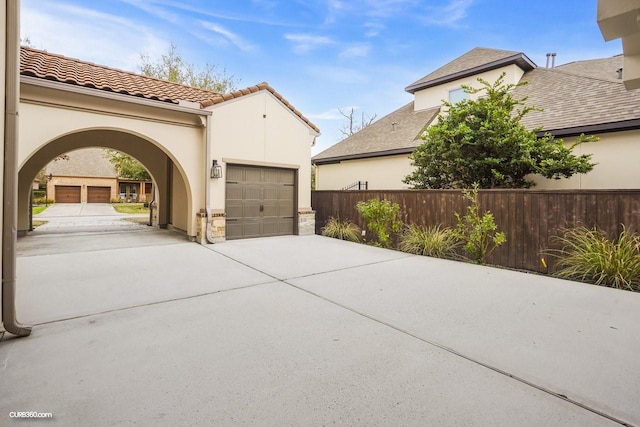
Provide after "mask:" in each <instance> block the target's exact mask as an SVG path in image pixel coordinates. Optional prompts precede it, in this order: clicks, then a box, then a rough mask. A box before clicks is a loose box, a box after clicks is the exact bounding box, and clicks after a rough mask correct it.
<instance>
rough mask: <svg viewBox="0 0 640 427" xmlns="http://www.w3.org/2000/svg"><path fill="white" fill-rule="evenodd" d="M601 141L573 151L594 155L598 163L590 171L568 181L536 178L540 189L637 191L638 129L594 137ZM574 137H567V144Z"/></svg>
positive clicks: (639, 172)
mask: <svg viewBox="0 0 640 427" xmlns="http://www.w3.org/2000/svg"><path fill="white" fill-rule="evenodd" d="M597 136H599V137H600V141H598V142H594V143H587V144H582V145H580V146H578V147H577V148H576V149H575V153H576V154H583V153H584V154H593V161H594V162H595V163H598V164H597V165H596V166H595V167H594V168H593V170H592V171H591V172H589V173H587V174H584V175H574V176H572V177H571V178H569V179H560V180H549V179H545V178H542V177H536V178H534V180H535V181H536V182H537V183H538V185H536V188H540V189H564V188H572V189H573V188H578V189H616V188H620V189H628V188H640V167H638V166H639V163H638V159H640V130H632V131H625V132H615V133H606V134H600V135H597ZM574 141H575V138H566V139H565V142H566V143H568V144H570V143H572V142H574Z"/></svg>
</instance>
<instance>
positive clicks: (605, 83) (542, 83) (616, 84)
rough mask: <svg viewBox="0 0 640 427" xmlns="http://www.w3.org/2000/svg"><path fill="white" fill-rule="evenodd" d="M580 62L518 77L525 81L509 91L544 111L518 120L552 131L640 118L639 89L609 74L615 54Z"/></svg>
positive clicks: (613, 71)
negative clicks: (522, 84)
mask: <svg viewBox="0 0 640 427" xmlns="http://www.w3.org/2000/svg"><path fill="white" fill-rule="evenodd" d="M580 62H581V63H580V64H578V63H573V65H572V64H567V65H566V66H561V67H556V68H536V69H535V70H532V71H529V72H527V73H525V75H524V76H523V77H522V79H521V81H526V82H528V84H526V85H524V86H520V87H517V88H515V89H514V92H513V93H514V95H515V96H516V97H523V96H528V99H527V101H526V105H532V106H535V107H540V108H542V109H543V110H544V111H532V112H530V113H529V114H527V115H526V116H525V117H524V118H523V119H522V124H524V125H525V126H526V127H527V128H530V129H533V128H536V127H542V129H543V130H546V131H550V132H554V131H558V130H563V129H567V128H578V127H585V126H593V125H601V124H606V123H615V122H624V121H627V120H634V119H639V118H640V90H630V91H628V90H626V89H625V87H624V84H623V81H622V80H620V79H618V78H617V77H616V78H614V79H612V78H610V77H609V76H610V75H611V74H613V75H614V76H616V75H617V74H616V70H617V69H618V68H620V67H619V65H618V64H619V58H618V57H613V58H607V59H597V60H593V61H580ZM590 62H593V65H594V66H593V67H590V64H589V63H590ZM607 70H611V71H607ZM588 74H591V76H589V75H588ZM602 76H604V77H602Z"/></svg>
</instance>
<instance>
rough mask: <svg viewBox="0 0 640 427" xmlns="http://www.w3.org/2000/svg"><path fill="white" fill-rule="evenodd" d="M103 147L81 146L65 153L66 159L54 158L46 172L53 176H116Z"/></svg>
mask: <svg viewBox="0 0 640 427" xmlns="http://www.w3.org/2000/svg"><path fill="white" fill-rule="evenodd" d="M104 152H105V150H104V149H103V148H83V149H80V150H75V151H71V152H69V153H67V156H68V157H69V158H68V160H55V161H52V162H50V163H49V164H48V165H47V167H46V173H47V175H48V174H50V173H51V174H53V175H55V176H82V177H96V178H117V177H118V174H117V172H116V168H115V167H114V166H113V163H111V162H110V161H109V160H108V159H107V158H106V157H105V156H104Z"/></svg>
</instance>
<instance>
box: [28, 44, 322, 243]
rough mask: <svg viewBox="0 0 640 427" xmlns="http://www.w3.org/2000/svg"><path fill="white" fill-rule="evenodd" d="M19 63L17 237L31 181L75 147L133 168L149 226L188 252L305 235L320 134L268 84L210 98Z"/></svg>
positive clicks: (157, 84) (146, 80)
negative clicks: (141, 176)
mask: <svg viewBox="0 0 640 427" xmlns="http://www.w3.org/2000/svg"><path fill="white" fill-rule="evenodd" d="M20 53H21V61H20V74H21V76H20V144H19V151H18V162H19V168H20V174H19V182H18V185H19V189H18V197H19V198H18V232H19V233H25V232H26V231H27V230H28V210H29V203H28V194H29V190H30V182H31V181H32V180H33V178H34V177H35V175H36V174H37V173H38V171H39V170H40V169H41V168H42V167H44V166H45V165H46V164H47V163H49V162H50V161H51V160H52V159H53V158H55V157H56V156H59V155H61V154H63V153H67V152H72V151H73V150H77V149H79V148H85V147H103V148H110V149H115V150H118V151H121V152H124V153H126V154H129V155H131V156H133V157H134V158H136V159H138V160H139V161H140V162H141V163H142V164H143V165H144V166H145V167H146V168H147V170H148V171H149V173H150V175H151V176H152V178H153V184H154V185H153V188H154V192H155V194H154V197H155V201H156V204H157V213H158V224H157V225H158V226H160V227H167V228H171V229H174V230H177V231H179V232H182V233H184V234H186V235H187V236H189V237H191V238H193V239H195V240H197V241H199V242H202V243H204V242H207V241H208V242H221V241H224V240H225V239H234V238H244V237H260V236H274V235H282V234H305V233H313V231H314V228H313V222H314V219H313V218H314V213H313V211H312V209H311V195H310V186H309V184H308V183H309V182H310V179H311V178H310V177H311V171H310V168H311V166H310V157H311V154H310V153H311V146H312V145H313V144H314V142H315V138H316V137H317V136H318V135H319V130H318V128H317V127H316V126H315V125H313V124H312V123H311V122H310V121H309V120H308V119H306V118H305V117H304V116H303V115H302V114H301V113H300V112H299V111H298V110H296V109H295V108H294V107H293V106H292V105H291V104H289V103H288V102H287V101H286V100H285V99H284V98H283V97H282V95H280V94H279V93H278V92H276V91H275V90H274V89H273V88H272V87H270V86H269V85H268V84H267V83H261V84H259V85H256V86H251V87H249V88H246V89H242V90H239V91H236V92H233V93H229V94H220V93H216V92H211V91H207V90H202V89H198V88H193V87H188V86H183V85H179V84H176V83H171V82H167V81H162V80H159V79H155V78H151V77H146V76H142V75H138V74H134V73H129V72H125V71H121V70H116V69H112V68H109V67H105V66H102V65H96V64H92V63H87V62H84V61H81V60H78V59H74V58H66V57H63V56H60V55H55V54H52V53H49V52H44V51H40V50H36V49H31V48H25V47H23V48H21V52H20ZM214 165H215V166H214ZM214 172H215V173H214ZM58 184H59V185H60V186H64V184H62V183H58ZM53 185H54V186H55V185H56V183H53ZM102 186H103V187H104V186H106V185H102ZM67 187H69V186H67ZM81 194H82V193H81ZM80 197H82V195H80ZM87 197H88V195H87Z"/></svg>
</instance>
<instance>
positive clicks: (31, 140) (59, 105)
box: [18, 84, 205, 236]
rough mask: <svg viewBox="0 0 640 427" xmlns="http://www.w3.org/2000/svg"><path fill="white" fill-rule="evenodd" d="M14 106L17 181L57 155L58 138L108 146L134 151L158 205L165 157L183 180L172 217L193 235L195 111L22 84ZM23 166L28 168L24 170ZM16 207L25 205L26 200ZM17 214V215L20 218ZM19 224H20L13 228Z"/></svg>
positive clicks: (197, 177) (200, 193)
mask: <svg viewBox="0 0 640 427" xmlns="http://www.w3.org/2000/svg"><path fill="white" fill-rule="evenodd" d="M20 108H21V121H20V149H19V153H18V161H19V165H20V168H21V182H22V181H23V179H22V175H23V173H24V175H25V180H28V179H32V177H31V178H29V177H27V176H26V175H31V174H33V176H34V177H35V174H36V173H37V171H38V170H39V168H41V167H43V166H44V165H45V164H46V163H47V162H48V161H50V160H51V159H52V158H53V157H54V156H55V155H58V154H61V153H59V152H57V151H59V150H57V148H56V146H55V145H56V144H50V143H51V142H54V143H57V142H61V145H64V149H65V150H66V151H69V150H71V149H77V148H81V147H87V146H103V147H110V148H114V149H117V150H120V151H123V152H125V153H128V154H130V155H132V156H134V157H135V158H137V159H138V160H140V161H141V162H142V163H143V164H144V165H145V167H147V169H148V170H149V172H150V173H151V174H152V176H153V178H154V181H156V182H157V183H158V186H159V190H160V192H159V200H158V203H159V204H162V203H164V202H165V201H166V200H167V198H166V196H167V194H166V193H165V194H162V193H163V190H162V188H163V187H165V188H166V187H167V186H170V185H172V182H167V181H166V178H167V177H168V176H169V174H168V173H167V170H166V169H167V167H171V166H170V165H167V157H168V158H169V159H171V161H173V163H174V164H175V167H176V171H177V172H178V174H180V175H182V177H183V178H182V182H184V184H185V185H183V187H182V188H178V186H173V189H174V191H177V192H183V193H184V194H182V195H176V194H174V195H173V199H174V200H182V201H183V203H182V204H181V205H179V206H176V207H175V209H173V211H172V213H171V218H172V221H174V225H175V226H176V227H178V228H180V229H184V230H186V231H187V234H188V235H190V236H195V233H196V224H195V221H196V218H195V217H196V213H197V212H198V211H199V210H200V209H201V208H203V207H204V176H205V166H204V157H205V142H204V139H205V129H204V127H203V124H202V122H201V121H200V119H199V117H198V116H197V115H195V114H188V113H181V112H174V111H167V110H164V109H161V108H153V107H147V106H138V105H133V104H130V103H127V102H121V101H114V100H108V99H101V98H98V97H92V96H86V95H78V94H73V93H66V92H64V91H57V90H53V89H48V88H40V87H35V86H31V85H24V84H23V85H22V94H21V105H20ZM35 124H37V125H35ZM85 131H86V132H88V134H92V135H93V138H94V139H93V140H86V139H84V140H83V139H82V137H81V135H83V133H82V132H85ZM101 131H104V132H103V134H100V132H101ZM107 131H110V132H111V133H108V132H107ZM74 135H75V136H77V137H75V138H74ZM109 135H110V136H109ZM62 152H65V151H62ZM36 154H37V156H36ZM34 159H37V161H36V160H34ZM30 160H33V161H31V162H30ZM41 163H42V164H41ZM25 167H27V168H28V169H31V170H28V171H27V170H24V169H25ZM25 188H26V187H25ZM25 192H26V190H25ZM176 196H177V197H176ZM25 203H26V202H24V201H23V203H22V204H21V205H24V204H25ZM19 208H20V206H19ZM22 208H23V210H24V209H27V210H28V208H27V207H26V205H25V206H22ZM165 216H167V215H165ZM23 217H24V215H21V216H20V220H21V223H22V222H24V220H25V219H24V218H23ZM160 222H161V223H162V218H161V219H160ZM22 227H24V224H22V225H21V227H19V228H20V229H22Z"/></svg>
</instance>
